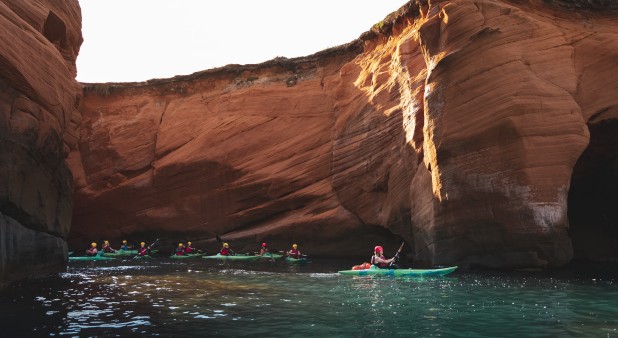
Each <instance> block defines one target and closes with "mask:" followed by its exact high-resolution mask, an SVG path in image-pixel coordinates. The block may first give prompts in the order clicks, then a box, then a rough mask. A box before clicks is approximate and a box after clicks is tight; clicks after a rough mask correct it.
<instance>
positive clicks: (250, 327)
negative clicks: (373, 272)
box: [0, 258, 618, 338]
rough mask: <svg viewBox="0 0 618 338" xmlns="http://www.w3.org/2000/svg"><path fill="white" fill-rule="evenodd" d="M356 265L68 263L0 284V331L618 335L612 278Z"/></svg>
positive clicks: (198, 261) (64, 333) (19, 333)
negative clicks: (413, 271) (360, 272)
mask: <svg viewBox="0 0 618 338" xmlns="http://www.w3.org/2000/svg"><path fill="white" fill-rule="evenodd" d="M351 264H352V263H350V262H343V261H321V260H315V259H314V261H313V262H312V263H310V264H307V265H304V266H293V265H288V264H286V263H284V262H260V263H256V262H254V263H239V262H227V263H221V262H213V261H209V260H204V259H194V260H192V261H173V260H170V259H165V258H161V259H153V260H149V261H134V260H124V261H113V262H105V261H98V262H71V263H69V266H68V268H67V271H66V272H64V273H60V274H57V275H52V276H48V277H45V278H41V279H36V280H30V281H26V282H21V283H19V284H15V285H12V286H10V287H9V288H8V289H5V290H3V291H1V292H0V336H2V337H27V336H80V337H86V336H104V337H114V336H121V337H126V336H163V337H167V336H173V337H175V336H178V337H181V336H195V337H216V336H228V337H257V336H260V337H284V336H285V337H287V336H296V337H318V336H322V337H389V338H390V337H436V336H443V337H524V336H525V337H618V285H617V281H616V279H615V278H613V277H606V276H601V275H599V276H596V275H595V273H594V272H593V273H587V274H584V275H578V274H574V273H566V274H564V273H563V274H548V273H546V272H545V273H535V272H510V273H507V272H501V273H497V272H491V273H490V272H459V271H456V272H455V273H453V274H451V275H449V276H447V277H437V278H389V277H373V278H372V277H351V276H342V275H338V274H337V273H336V272H337V271H338V270H343V269H347V268H349V266H350V265H351Z"/></svg>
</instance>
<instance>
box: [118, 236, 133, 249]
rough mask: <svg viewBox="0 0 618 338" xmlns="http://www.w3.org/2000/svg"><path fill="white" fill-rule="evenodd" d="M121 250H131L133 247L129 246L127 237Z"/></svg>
mask: <svg viewBox="0 0 618 338" xmlns="http://www.w3.org/2000/svg"><path fill="white" fill-rule="evenodd" d="M120 250H123V251H129V250H131V247H130V246H129V244H127V240H126V239H123V240H122V246H120Z"/></svg>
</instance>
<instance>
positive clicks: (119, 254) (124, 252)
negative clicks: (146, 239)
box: [103, 250, 159, 257]
mask: <svg viewBox="0 0 618 338" xmlns="http://www.w3.org/2000/svg"><path fill="white" fill-rule="evenodd" d="M157 251H159V250H150V252H151V253H153V254H154V253H156V252H157ZM103 256H105V257H123V256H137V250H116V252H104V253H103Z"/></svg>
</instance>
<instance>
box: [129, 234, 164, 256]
mask: <svg viewBox="0 0 618 338" xmlns="http://www.w3.org/2000/svg"><path fill="white" fill-rule="evenodd" d="M158 242H159V239H158V238H157V239H156V240H155V241H154V242H152V244H150V245H149V246H147V247H146V252H148V256H150V249H151V248H152V247H153V246H155V244H157V243H158ZM137 252H138V253H137V255H135V257H133V259H136V258H137V257H139V249H138V250H137Z"/></svg>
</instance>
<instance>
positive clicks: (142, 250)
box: [137, 246, 148, 256]
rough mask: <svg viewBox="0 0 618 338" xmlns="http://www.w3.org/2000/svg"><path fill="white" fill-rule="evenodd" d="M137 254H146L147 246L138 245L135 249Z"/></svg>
mask: <svg viewBox="0 0 618 338" xmlns="http://www.w3.org/2000/svg"><path fill="white" fill-rule="evenodd" d="M137 254H138V255H140V256H146V255H147V254H148V248H147V247H145V246H144V247H140V248H139V249H137Z"/></svg>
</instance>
